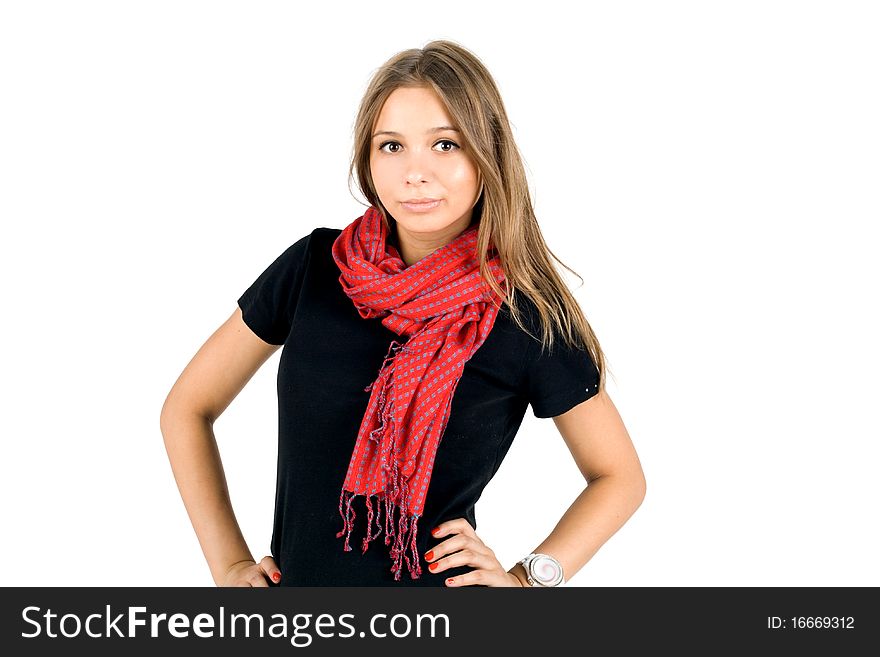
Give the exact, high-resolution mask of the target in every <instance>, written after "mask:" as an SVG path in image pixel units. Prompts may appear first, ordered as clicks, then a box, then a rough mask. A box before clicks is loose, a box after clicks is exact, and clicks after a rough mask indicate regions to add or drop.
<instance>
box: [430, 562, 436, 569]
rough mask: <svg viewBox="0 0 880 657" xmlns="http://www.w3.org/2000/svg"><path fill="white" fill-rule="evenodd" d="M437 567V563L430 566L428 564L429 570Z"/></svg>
mask: <svg viewBox="0 0 880 657" xmlns="http://www.w3.org/2000/svg"><path fill="white" fill-rule="evenodd" d="M436 569H437V564H436V563H432V564H431V565H430V566H428V570H436Z"/></svg>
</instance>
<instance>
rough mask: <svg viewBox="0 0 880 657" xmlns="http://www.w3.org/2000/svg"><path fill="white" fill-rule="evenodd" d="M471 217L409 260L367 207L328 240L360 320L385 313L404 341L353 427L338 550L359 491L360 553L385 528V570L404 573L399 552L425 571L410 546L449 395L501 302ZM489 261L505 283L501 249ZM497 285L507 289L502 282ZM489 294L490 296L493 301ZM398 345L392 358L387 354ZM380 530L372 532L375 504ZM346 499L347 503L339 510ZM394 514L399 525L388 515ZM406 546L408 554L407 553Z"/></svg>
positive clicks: (412, 568)
mask: <svg viewBox="0 0 880 657" xmlns="http://www.w3.org/2000/svg"><path fill="white" fill-rule="evenodd" d="M478 227H479V225H478V224H473V225H471V226H469V227H468V228H467V229H465V230H464V231H463V232H462V233H461V234H460V235H458V237H456V238H455V239H454V240H453V241H452V242H450V243H449V244H447V245H446V246H444V247H441V248H439V249H437V250H436V251H434V252H433V253H431V254H430V255H427V256H425V257H424V258H422V259H421V260H419V261H418V262H416V263H414V264H413V265H411V266H409V267H407V266H406V264H405V263H404V262H403V259H402V258H401V256H400V253H399V251H398V250H397V248H396V247H395V246H394V244H389V243H388V241H387V239H388V229H387V227H386V226H385V223H384V222H383V221H382V215H381V214H380V212H379V210H377V209H376V208H375V207H372V206H371V207H370V208H368V209H367V211H366V212H365V213H364V214H363V216H361V217H358V218H357V219H355V220H354V221H353V222H352V223H351V224H349V225H348V226H347V227H346V228H345V229H343V231H342V233H341V234H340V235H339V237H337V238H336V241H335V242H334V243H333V258H334V260H335V261H336V264H337V265H338V266H339V269H340V271H341V272H342V273H341V274H340V276H339V282H340V283H341V284H342V289H343V291H344V292H345V294H347V295H348V296H349V298H350V299H351V300H352V302H353V303H354V305H355V307H356V308H357V309H358V313H360V316H361V317H363V318H364V319H368V318H373V317H381V318H382V324H383V325H384V326H386V327H387V328H388V329H390V330H392V331H394V332H395V333H396V334H398V335H402V336H405V337H407V338H408V340H407V341H406V343H405V344H403V343H401V342H397V341H396V340H392V342H391V345H390V347H389V350H388V354H386V357H385V360H384V362H383V364H382V368H381V369H380V370H379V376H378V378H377V379H376V381H375V382H373V383H371V384H370V385H369V386H367V387H366V388H365V389H364V392H367V391H370V390H372V393H371V395H370V401H369V404H368V405H367V410H366V413H365V414H364V418H363V420H362V421H361V426H360V429H359V430H358V436H357V442H356V443H355V446H354V452H353V453H352V456H351V462H350V463H349V466H348V474H347V475H346V477H345V483H344V484H343V486H342V493H341V494H340V497H339V513H340V514H341V515H342V518H343V527H342V530H341V531H340V532H339V533H337V534H336V537H337V538H341V537H342V536H343V535H345V546H344V548H343V549H344V550H346V551H350V550H351V546H350V545H349V537H350V535H351V530H352V526H353V524H354V518H355V515H356V514H355V512H354V509H352V508H351V503H352V500H353V499H354V497H355V496H357V495H363V496H364V498H365V504H366V508H367V527H366V530H367V531H366V532H365V536H364V539H363V543H362V553H363V552H366V551H367V547H368V544H369V542H370V541H371V540H373V539H374V538H377V537H378V536H379V535H380V534H381V533H382V525H381V524H380V522H379V516H381V507H382V502H384V506H385V545H389V544H390V543H391V538H392V537H394V539H395V540H394V545H393V546H392V548H391V560H392V562H393V566H392V567H391V572H393V573H394V579H395V580H399V579H400V572H401V569H402V567H403V559H406V565H407V567H408V568H409V572H410V577H411V578H412V579H418V577H419V575H421V572H422V570H421V566H420V565H419V555H418V553H417V549H416V524H417V522H418V519H419V517H420V516H421V515H422V510H423V509H424V505H425V493H426V492H427V490H428V484H429V482H430V481H431V470H432V468H433V465H434V456H435V454H436V453H437V447H438V445H439V444H440V439H441V437H442V436H443V430H444V429H445V427H446V422H447V420H448V419H449V410H450V406H451V404H452V396H453V394H454V393H455V388H456V386H457V385H458V381H459V379H460V378H461V374H462V371H463V369H464V364H465V363H466V362H467V361H468V360H469V359H470V357H471V356H473V354H474V353H475V352H476V351H477V349H479V348H480V346H481V345H482V344H483V342H484V341H485V340H486V337H487V336H488V335H489V332H490V331H491V330H492V326H493V325H494V324H495V317H496V315H497V308H496V306H495V305H493V303H492V301H494V302H495V303H496V304H498V305H499V306H500V302H501V299H500V298H499V297H498V295H497V294H496V293H494V292H493V291H492V289H491V288H489V286H488V284H487V283H486V282H485V281H484V280H483V279H482V278H481V276H480V268H479V259H478V256H477V253H476V244H477V230H478ZM492 255H493V257H492V258H491V259H490V260H489V267H490V271H491V272H492V275H493V276H495V280H496V281H498V283H499V285H501V283H502V281H504V280H505V276H504V272H503V270H502V268H501V264H500V260H499V258H498V255H497V253H495V252H494V249H493V251H492ZM502 288H503V286H502ZM490 300H491V301H490ZM392 352H396V353H395V355H394V356H390V357H389V355H390V354H391V353H392ZM371 496H375V497H376V498H377V502H376V518H375V526H376V532H375V533H373V529H372V525H373V522H374V519H373V503H372V501H371V499H370V498H371ZM343 504H345V505H346V508H345V511H343ZM395 507H396V508H397V509H398V512H399V517H398V520H397V527H396V529H395V526H394V519H393V513H394V509H395ZM408 550H409V551H411V554H412V558H411V559H410V556H409V554H407V551H408Z"/></svg>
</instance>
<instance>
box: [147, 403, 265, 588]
mask: <svg viewBox="0 0 880 657" xmlns="http://www.w3.org/2000/svg"><path fill="white" fill-rule="evenodd" d="M160 425H161V430H162V435H163V437H164V439H165V449H166V450H167V452H168V458H169V459H170V461H171V469H172V471H173V472H174V478H175V480H176V481H177V487H178V489H179V490H180V495H181V497H182V498H183V503H184V506H185V507H186V511H187V513H188V514H189V519H190V522H191V523H192V526H193V529H195V532H196V535H197V536H198V539H199V544H200V545H201V547H202V552H203V553H204V555H205V559H206V560H207V562H208V567H209V568H210V570H211V576H212V577H213V578H214V582H215V583H216V584H217V585H218V586H219V585H220V584H221V583H222V582H223V578H224V576H225V575H226V572H227V571H228V569H229V567H230V566H231V565H232V564H234V563H237V562H240V561H243V560H245V559H250V560H252V559H253V556H252V555H251V552H250V549H249V548H248V546H247V543H246V542H245V540H244V537H243V536H242V533H241V528H240V527H239V525H238V521H237V520H236V518H235V513H234V512H233V510H232V502H231V501H230V499H229V489H228V488H227V484H226V475H225V474H224V472H223V465H222V463H221V461H220V452H219V450H218V448H217V441H216V439H215V437H214V428H213V424H212V422H211V420H209V419H208V418H207V417H204V416H202V415H198V414H195V413H192V412H187V411H180V410H178V411H175V410H170V409H163V412H162V418H161V421H160Z"/></svg>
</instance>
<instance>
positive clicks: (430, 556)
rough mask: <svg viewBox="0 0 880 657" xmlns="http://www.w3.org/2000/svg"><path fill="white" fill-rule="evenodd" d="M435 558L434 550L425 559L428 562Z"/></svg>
mask: <svg viewBox="0 0 880 657" xmlns="http://www.w3.org/2000/svg"><path fill="white" fill-rule="evenodd" d="M433 558H434V550H430V551H429V552H428V553H427V554H426V555H425V559H427V560H428V561H430V560H431V559H433Z"/></svg>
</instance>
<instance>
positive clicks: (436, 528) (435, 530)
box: [431, 527, 440, 534]
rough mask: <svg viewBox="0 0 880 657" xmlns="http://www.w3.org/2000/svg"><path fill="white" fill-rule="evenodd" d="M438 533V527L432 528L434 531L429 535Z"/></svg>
mask: <svg viewBox="0 0 880 657" xmlns="http://www.w3.org/2000/svg"><path fill="white" fill-rule="evenodd" d="M439 531H440V528H439V527H434V529H432V530H431V533H432V534H436V533H437V532H439Z"/></svg>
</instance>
